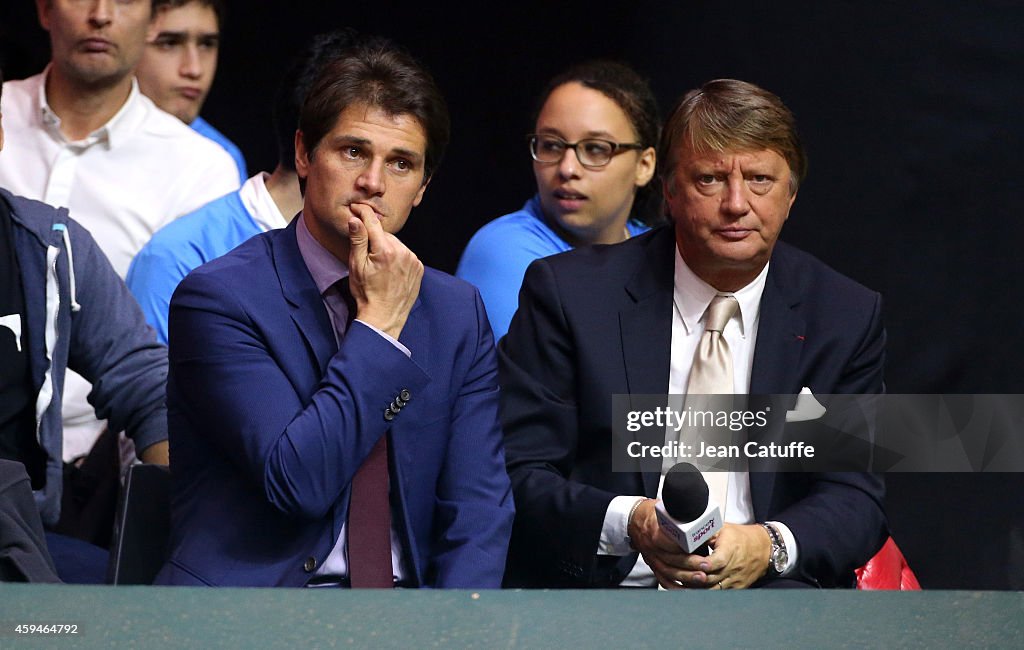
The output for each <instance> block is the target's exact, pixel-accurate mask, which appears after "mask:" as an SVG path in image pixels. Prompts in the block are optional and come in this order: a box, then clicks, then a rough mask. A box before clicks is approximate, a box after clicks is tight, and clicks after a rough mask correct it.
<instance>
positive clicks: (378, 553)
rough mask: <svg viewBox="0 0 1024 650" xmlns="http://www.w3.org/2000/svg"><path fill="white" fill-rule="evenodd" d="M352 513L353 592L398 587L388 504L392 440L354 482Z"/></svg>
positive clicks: (382, 439)
mask: <svg viewBox="0 0 1024 650" xmlns="http://www.w3.org/2000/svg"><path fill="white" fill-rule="evenodd" d="M351 498H352V500H351V502H350V505H349V512H348V561H349V567H348V572H349V578H350V579H351V582H352V588H353V589H365V588H376V589H388V588H391V587H393V586H394V574H393V568H392V566H391V509H390V506H389V503H388V439H387V436H386V435H384V436H381V437H380V440H378V441H377V444H376V445H374V447H373V451H371V452H370V455H369V456H368V457H367V458H366V460H364V461H363V464H362V466H361V467H360V468H359V469H358V470H357V471H356V475H355V477H354V478H353V479H352V497H351Z"/></svg>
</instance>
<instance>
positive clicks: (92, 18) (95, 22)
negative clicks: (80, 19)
mask: <svg viewBox="0 0 1024 650" xmlns="http://www.w3.org/2000/svg"><path fill="white" fill-rule="evenodd" d="M113 15H114V0H94V2H93V3H92V8H91V9H90V10H89V25H90V26H92V27H96V28H99V27H106V26H107V25H109V24H110V22H111V21H112V20H113Z"/></svg>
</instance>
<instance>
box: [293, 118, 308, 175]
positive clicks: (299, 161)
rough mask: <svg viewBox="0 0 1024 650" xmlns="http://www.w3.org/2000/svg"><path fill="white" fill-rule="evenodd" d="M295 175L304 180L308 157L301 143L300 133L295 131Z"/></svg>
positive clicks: (303, 144) (304, 145) (306, 173)
mask: <svg viewBox="0 0 1024 650" xmlns="http://www.w3.org/2000/svg"><path fill="white" fill-rule="evenodd" d="M295 173H296V174H298V175H299V178H305V177H306V176H307V175H308V174H309V155H307V153H306V144H305V143H304V142H303V141H302V131H299V130H297V129H296V131H295Z"/></svg>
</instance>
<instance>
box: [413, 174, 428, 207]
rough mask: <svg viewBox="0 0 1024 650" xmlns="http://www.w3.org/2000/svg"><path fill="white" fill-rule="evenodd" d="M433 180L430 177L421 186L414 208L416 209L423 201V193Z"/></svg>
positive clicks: (414, 200) (414, 201)
mask: <svg viewBox="0 0 1024 650" xmlns="http://www.w3.org/2000/svg"><path fill="white" fill-rule="evenodd" d="M431 178H433V176H430V177H428V178H427V180H425V181H423V184H422V185H420V191H419V192H416V197H415V198H414V199H413V200H412V207H414V208H415V207H416V206H418V205H419V204H420V202H421V201H422V200H423V193H424V192H426V191H427V185H430V179H431Z"/></svg>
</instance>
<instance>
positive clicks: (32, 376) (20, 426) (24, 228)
mask: <svg viewBox="0 0 1024 650" xmlns="http://www.w3.org/2000/svg"><path fill="white" fill-rule="evenodd" d="M2 147H3V130H2V125H0V148H2ZM0 367H2V368H3V369H4V370H3V373H0V458H8V459H11V460H16V461H19V462H21V463H23V464H24V465H25V467H26V470H27V471H28V474H29V476H30V478H31V483H32V489H33V492H34V495H35V501H36V505H37V506H38V508H39V513H40V515H41V516H42V521H43V524H44V526H46V527H48V528H49V527H53V526H54V525H55V524H56V523H57V520H58V518H59V517H60V504H61V491H62V487H63V486H62V472H63V468H62V461H61V445H62V427H61V398H62V393H63V388H64V375H65V370H67V369H68V368H71V369H73V370H75V371H77V372H79V373H81V374H82V375H83V376H84V377H86V378H87V379H89V380H90V381H92V383H93V390H92V393H91V394H90V396H89V400H90V402H91V403H92V404H93V406H94V407H95V408H96V411H97V413H98V414H99V416H100V417H101V418H109V420H110V427H111V428H112V429H113V430H116V431H121V430H123V431H125V432H126V433H127V434H128V436H129V437H130V438H132V439H133V440H134V442H135V446H136V449H139V450H141V453H140V458H142V459H143V461H146V462H163V463H166V462H167V442H166V441H167V407H166V383H167V349H166V348H165V347H164V346H163V345H161V344H159V343H157V341H156V334H155V332H154V331H153V329H152V328H150V327H149V325H147V324H146V321H145V318H144V317H143V315H142V311H141V310H140V308H139V306H138V303H136V302H135V299H134V298H133V297H132V295H131V293H130V292H129V291H128V289H127V287H126V286H125V284H124V282H123V281H122V280H121V278H120V277H118V275H117V274H116V273H115V272H114V270H113V268H112V267H111V265H110V262H109V261H108V260H107V258H106V257H105V256H104V255H103V253H102V252H101V251H100V249H99V247H97V245H96V242H95V241H94V240H93V238H92V236H91V235H90V234H89V233H88V231H86V230H85V229H84V228H82V227H81V226H80V225H78V223H76V222H75V221H73V220H72V219H71V218H70V216H69V215H68V211H67V210H66V209H64V208H54V207H52V206H49V205H47V204H45V203H40V202H38V201H32V200H29V199H26V198H23V197H19V196H15V195H13V194H11V193H10V192H8V191H7V190H5V189H3V188H0ZM47 539H48V541H49V543H50V546H51V552H53V554H54V559H55V560H56V561H57V569H58V574H60V575H61V577H62V579H65V580H66V581H67V580H69V578H71V579H72V580H73V579H74V576H75V575H76V574H77V569H78V568H79V567H75V566H69V567H62V566H61V560H60V556H61V553H59V552H58V550H57V549H55V548H54V546H55V544H56V545H60V544H61V543H63V541H64V539H62V538H61V537H60V536H56V535H53V534H48V535H47ZM69 543H72V542H70V541H69ZM104 568H105V567H103V568H101V570H102V569H104ZM65 569H67V572H65ZM93 574H94V575H95V572H94V573H93Z"/></svg>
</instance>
